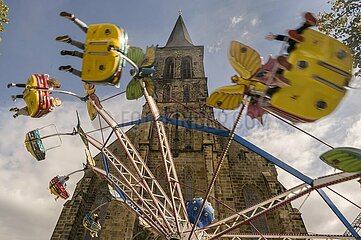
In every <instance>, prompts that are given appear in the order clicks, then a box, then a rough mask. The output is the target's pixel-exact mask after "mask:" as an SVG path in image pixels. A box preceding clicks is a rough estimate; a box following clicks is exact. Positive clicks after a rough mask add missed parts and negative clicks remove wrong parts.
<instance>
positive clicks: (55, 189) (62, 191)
mask: <svg viewBox="0 0 361 240" xmlns="http://www.w3.org/2000/svg"><path fill="white" fill-rule="evenodd" d="M64 183H65V182H62V181H61V180H60V179H59V176H56V177H54V178H53V179H51V181H50V182H49V189H50V192H51V193H52V194H54V195H55V196H57V197H60V198H62V199H64V200H65V199H67V198H69V193H68V191H67V190H66V188H65V186H64Z"/></svg>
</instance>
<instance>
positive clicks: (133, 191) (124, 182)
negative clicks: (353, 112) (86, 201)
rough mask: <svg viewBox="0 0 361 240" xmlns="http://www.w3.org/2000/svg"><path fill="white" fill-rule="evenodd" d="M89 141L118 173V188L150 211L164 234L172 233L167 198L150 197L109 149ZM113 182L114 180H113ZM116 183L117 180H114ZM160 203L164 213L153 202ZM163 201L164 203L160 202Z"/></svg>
mask: <svg viewBox="0 0 361 240" xmlns="http://www.w3.org/2000/svg"><path fill="white" fill-rule="evenodd" d="M87 138H88V141H89V143H90V144H91V145H93V146H94V147H96V148H97V149H99V150H100V151H101V152H102V153H103V154H104V156H105V157H106V158H107V160H108V163H110V164H111V165H112V166H113V167H114V169H115V170H116V171H117V172H116V173H117V176H119V177H120V178H117V181H119V182H121V184H118V187H119V188H120V189H121V190H122V191H124V192H127V193H128V195H129V196H130V198H132V199H133V200H135V199H136V200H137V201H138V202H140V203H141V205H142V206H143V207H144V208H146V209H147V210H148V212H149V213H150V214H151V215H152V218H151V219H152V220H153V221H154V222H155V223H154V224H159V225H161V226H162V228H163V230H164V232H166V233H167V234H171V233H172V229H171V228H168V224H170V225H171V226H172V225H173V226H174V225H175V224H174V222H173V221H172V220H173V215H172V212H170V211H169V209H167V208H166V205H165V204H164V203H166V200H165V196H163V195H161V194H156V193H155V192H154V197H155V198H154V199H153V198H152V196H149V195H148V194H146V188H145V186H144V185H143V183H142V181H141V180H140V179H137V178H136V177H135V176H134V175H133V174H132V173H131V171H130V170H129V169H128V168H127V167H126V166H125V165H124V164H123V163H122V162H121V161H120V160H119V159H118V158H117V157H116V156H115V155H114V154H113V153H112V152H111V151H110V150H109V149H108V148H107V147H103V146H102V144H101V143H100V142H98V141H97V140H95V139H94V138H93V137H91V136H90V135H87ZM114 176H115V174H111V173H109V177H110V178H112V177H114ZM112 180H113V179H112ZM114 181H115V180H114ZM154 186H155V184H153V185H152V188H151V190H152V191H154V190H155V189H154ZM154 200H155V201H158V204H163V205H162V207H163V208H162V209H161V210H162V211H161V212H160V211H159V209H158V208H157V207H156V206H155V205H154V204H153V202H154ZM159 200H162V201H159Z"/></svg>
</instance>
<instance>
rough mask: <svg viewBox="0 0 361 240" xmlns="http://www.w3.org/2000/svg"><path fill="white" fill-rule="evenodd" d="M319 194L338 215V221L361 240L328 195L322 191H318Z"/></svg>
mask: <svg viewBox="0 0 361 240" xmlns="http://www.w3.org/2000/svg"><path fill="white" fill-rule="evenodd" d="M317 192H318V194H320V195H321V197H322V198H323V200H324V201H325V202H326V203H327V205H328V206H329V207H330V208H331V210H332V211H333V212H334V213H335V214H336V216H337V217H338V219H340V221H341V222H342V223H343V225H345V227H346V228H347V230H349V231H350V233H351V234H352V236H354V237H355V238H356V239H361V237H360V235H359V234H358V233H357V232H356V230H355V229H354V227H353V226H352V225H351V224H350V223H349V222H348V221H347V219H346V218H345V217H344V216H343V215H342V213H341V212H340V210H338V208H337V207H336V205H335V204H334V203H333V202H332V201H331V199H330V198H329V197H328V196H327V195H326V193H325V192H324V191H323V190H322V189H317Z"/></svg>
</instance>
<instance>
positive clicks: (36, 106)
mask: <svg viewBox="0 0 361 240" xmlns="http://www.w3.org/2000/svg"><path fill="white" fill-rule="evenodd" d="M48 80H49V75H47V74H33V75H31V76H30V77H29V78H28V80H27V81H26V88H25V90H24V92H23V95H24V101H25V103H26V106H27V108H28V113H29V116H30V117H33V118H40V117H43V116H45V115H46V114H48V113H49V112H50V109H51V102H50V96H49V92H48V91H44V90H45V89H48Z"/></svg>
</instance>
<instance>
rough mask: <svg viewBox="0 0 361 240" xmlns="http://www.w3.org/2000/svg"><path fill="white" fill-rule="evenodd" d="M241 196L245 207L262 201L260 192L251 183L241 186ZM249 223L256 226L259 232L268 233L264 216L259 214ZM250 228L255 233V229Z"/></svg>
mask: <svg viewBox="0 0 361 240" xmlns="http://www.w3.org/2000/svg"><path fill="white" fill-rule="evenodd" d="M243 197H244V202H245V205H246V208H248V207H251V206H253V205H255V204H257V203H259V202H261V201H262V198H261V193H260V191H259V189H258V188H257V187H255V186H253V185H246V186H245V187H244V188H243ZM251 223H252V224H253V225H254V226H255V227H256V228H257V230H258V231H260V232H261V233H268V226H267V221H266V217H265V216H259V217H257V218H255V219H254V220H252V221H251ZM251 228H252V232H253V233H257V231H256V230H255V229H254V228H253V227H251Z"/></svg>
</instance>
